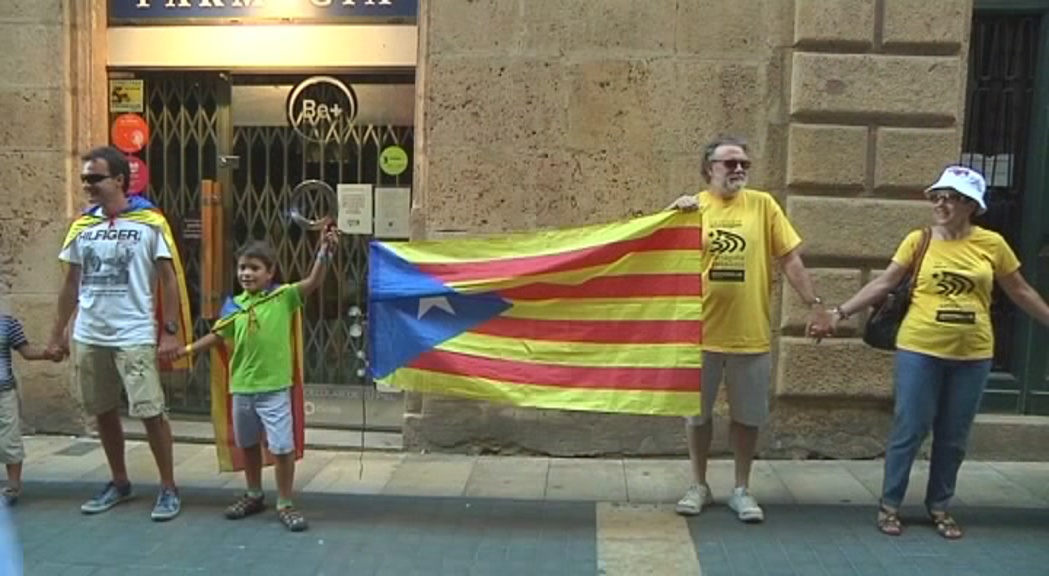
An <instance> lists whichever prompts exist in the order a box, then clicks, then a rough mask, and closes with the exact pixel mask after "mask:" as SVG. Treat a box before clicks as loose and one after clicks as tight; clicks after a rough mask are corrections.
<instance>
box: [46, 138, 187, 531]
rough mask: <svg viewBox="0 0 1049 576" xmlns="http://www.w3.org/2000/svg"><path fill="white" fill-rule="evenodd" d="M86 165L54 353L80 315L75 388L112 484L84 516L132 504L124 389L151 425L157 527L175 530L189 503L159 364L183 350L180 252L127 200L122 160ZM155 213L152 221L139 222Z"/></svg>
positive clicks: (102, 153)
mask: <svg viewBox="0 0 1049 576" xmlns="http://www.w3.org/2000/svg"><path fill="white" fill-rule="evenodd" d="M83 161H84V167H83V172H82V173H81V175H80V180H81V182H82V183H83V186H84V191H85V192H86V193H87V194H88V196H89V197H90V199H91V203H92V206H91V208H89V209H88V210H87V211H86V212H85V213H84V215H82V216H81V218H80V219H78V220H77V222H76V223H74V227H75V228H74V229H72V230H71V234H70V238H69V239H68V240H67V243H66V244H65V246H64V247H63V249H62V251H61V253H60V254H59V259H60V260H62V262H63V263H65V264H66V265H67V272H66V278H65V283H64V285H63V286H62V291H61V293H60V294H59V300H58V314H57V318H56V320H55V325H54V328H53V330H52V335H51V346H50V350H51V351H52V352H54V353H60V354H63V355H64V354H68V352H69V349H68V340H67V339H66V338H65V330H66V327H67V326H68V324H69V321H70V318H71V317H72V316H73V314H74V312H76V320H75V323H74V326H73V332H72V340H73V342H74V343H75V346H74V350H75V354H74V361H75V363H76V374H77V383H78V385H79V388H80V393H81V395H82V400H83V405H84V408H85V410H86V411H87V412H88V413H89V414H91V415H93V416H94V417H95V419H96V420H97V423H98V435H99V439H100V440H101V442H102V447H103V448H104V449H105V453H106V460H107V461H108V462H109V468H110V471H111V472H112V475H113V478H112V480H111V481H110V482H109V483H107V484H106V486H105V488H103V490H102V491H101V492H99V493H98V494H97V495H96V496H95V497H93V498H92V499H91V500H89V501H87V502H86V503H85V504H84V505H83V506H81V511H83V512H84V513H85V514H97V513H100V512H105V511H107V510H109V509H110V508H112V507H113V506H116V505H117V504H119V503H121V502H124V501H126V500H128V499H129V498H131V482H130V480H129V479H128V474H127V467H126V465H125V461H124V430H123V427H122V425H121V422H120V407H121V389H123V390H124V391H126V392H127V397H128V404H129V412H130V415H131V416H132V417H134V418H139V419H141V420H142V422H143V424H144V425H145V428H146V433H147V435H148V437H149V446H150V449H151V450H152V451H153V457H154V459H155V460H156V463H157V468H158V470H159V472H160V484H161V488H160V494H159V496H158V497H157V501H156V504H155V506H154V508H153V512H152V518H153V519H154V520H157V521H163V520H170V519H172V518H174V517H175V516H177V515H178V513H179V511H180V509H181V502H180V500H179V495H178V490H177V488H176V486H175V480H174V470H173V468H174V466H173V462H172V439H171V427H170V425H169V423H168V421H167V418H166V416H165V412H166V410H165V406H164V391H163V388H161V385H160V375H159V371H158V368H157V358H158V353H161V354H163V353H167V352H170V351H171V350H174V349H177V348H179V347H180V343H179V341H178V339H177V337H176V334H177V333H178V332H179V324H178V321H177V320H178V315H179V302H180V298H179V287H178V278H177V276H176V273H175V268H174V266H173V264H172V248H171V247H170V246H168V243H167V241H166V240H165V236H164V234H163V232H162V230H160V229H158V226H156V225H155V223H156V221H157V219H160V221H161V222H163V219H162V217H161V216H159V214H158V213H156V212H155V211H154V210H152V209H153V206H152V204H150V203H149V201H148V200H145V199H144V198H141V197H138V196H135V197H129V196H128V194H127V187H128V182H129V181H130V177H131V174H130V167H129V165H128V162H127V159H126V158H125V157H124V155H123V154H122V153H121V152H120V151H118V150H116V149H115V148H108V147H107V148H97V149H95V150H92V151H91V152H89V153H87V154H86V155H84V157H83ZM147 210H148V211H149V212H148V213H149V215H150V218H145V219H143V218H135V217H133V216H134V215H136V214H138V215H141V214H144V213H146V211H147ZM151 219H152V220H151ZM151 221H152V222H153V224H151V223H150V222H151ZM164 226H166V222H164ZM157 280H159V283H158V282H157ZM158 284H159V289H160V291H161V294H160V302H161V303H162V308H163V310H162V316H163V324H162V326H161V328H162V329H161V330H160V331H159V333H160V336H159V342H158V336H157V334H158V330H157V328H158V327H157V319H156V312H155V311H156V301H155V299H154V298H155V295H154V293H153V290H154V286H155V285H158ZM158 348H159V349H158Z"/></svg>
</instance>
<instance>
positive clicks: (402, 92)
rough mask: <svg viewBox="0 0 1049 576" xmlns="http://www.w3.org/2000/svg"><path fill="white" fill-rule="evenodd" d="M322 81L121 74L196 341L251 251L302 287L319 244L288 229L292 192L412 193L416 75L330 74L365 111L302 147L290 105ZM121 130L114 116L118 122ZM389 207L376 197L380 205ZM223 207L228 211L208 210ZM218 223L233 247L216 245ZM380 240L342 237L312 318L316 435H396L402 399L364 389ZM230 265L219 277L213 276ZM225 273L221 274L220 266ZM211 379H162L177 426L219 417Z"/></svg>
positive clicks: (308, 374) (194, 373)
mask: <svg viewBox="0 0 1049 576" xmlns="http://www.w3.org/2000/svg"><path fill="white" fill-rule="evenodd" d="M316 76H317V75H308V74H245V75H240V74H232V73H224V72H194V71H162V72H161V71H134V72H121V73H119V74H114V77H119V78H122V79H127V78H133V79H135V80H141V81H142V82H143V94H144V108H143V111H142V116H143V118H144V119H145V121H146V125H147V126H148V127H149V132H148V139H147V144H146V146H145V147H144V148H143V149H142V150H141V151H140V152H139V153H138V156H139V158H140V159H141V161H142V162H143V163H144V164H145V166H146V167H147V168H148V186H147V188H146V190H145V191H144V192H143V194H145V195H147V196H148V197H149V198H150V199H152V200H153V201H154V202H155V203H156V204H157V205H158V206H159V207H160V208H161V209H162V210H163V211H164V213H165V215H166V216H167V218H168V220H169V221H170V223H171V225H172V228H173V231H174V233H175V236H176V241H177V243H178V248H179V251H180V253H181V255H182V258H183V260H184V261H185V268H186V276H187V284H188V288H189V294H190V307H191V314H192V318H193V319H194V331H195V333H196V335H197V336H198V337H199V336H201V335H203V334H206V333H207V332H208V330H209V327H210V325H211V323H212V321H213V319H214V318H213V316H214V310H216V306H215V303H216V301H220V300H221V299H224V298H225V297H226V296H228V295H232V294H234V293H236V292H237V290H238V288H237V285H236V280H235V274H234V272H235V271H234V265H233V262H234V259H233V255H234V253H235V251H236V249H237V248H238V247H239V246H242V245H243V244H244V243H246V242H248V241H250V240H253V239H262V240H266V241H268V242H269V243H270V244H271V245H272V246H273V247H274V248H275V249H276V252H277V259H278V263H277V269H278V275H279V279H280V280H281V281H284V282H288V281H295V280H298V279H300V278H303V277H305V276H306V275H307V274H308V273H309V269H310V267H311V266H312V263H313V259H314V258H313V256H314V254H315V251H316V246H317V241H318V237H317V236H318V233H317V232H309V231H306V230H304V229H303V228H302V227H300V226H298V225H295V224H294V223H292V222H291V221H290V220H289V218H288V213H289V209H290V208H291V207H292V203H293V194H292V191H293V190H294V188H295V186H296V185H298V184H299V183H300V182H303V181H305V180H320V181H323V182H324V183H326V184H327V185H329V186H331V187H332V189H335V188H336V187H337V186H338V185H339V184H370V185H372V186H376V187H380V188H381V187H410V186H411V181H412V168H411V166H412V162H411V155H412V151H413V139H414V72H413V71H404V72H391V73H384V74H349V73H326V74H324V76H325V77H327V78H330V79H333V80H334V81H335V82H336V84H341V85H343V86H345V87H346V88H347V90H348V92H349V94H350V95H351V96H350V97H351V98H353V99H354V102H353V104H354V106H355V117H354V118H353V121H352V122H346V123H344V124H342V125H340V127H339V128H338V129H332V130H325V131H323V133H320V134H319V135H318V134H304V133H303V131H302V130H301V129H297V127H296V126H293V125H292V123H291V122H290V121H289V114H288V102H289V96H291V95H292V93H293V91H294V90H295V89H296V87H297V86H301V85H303V83H304V81H306V80H308V79H310V78H314V77H316ZM114 116H115V115H114ZM390 147H398V148H400V149H401V150H403V151H405V152H406V154H407V156H408V162H407V166H406V167H405V168H404V169H403V170H401V171H398V172H397V173H396V174H391V173H390V171H389V170H384V169H383V167H382V166H380V157H381V156H382V154H383V151H384V150H386V149H388V148H390ZM377 193H379V192H377ZM216 199H218V206H217V207H214V206H213V207H209V203H214V201H215V200H216ZM332 202H333V199H328V198H326V197H323V196H319V197H311V198H309V199H305V200H304V203H305V204H306V205H304V206H301V208H302V210H303V211H304V212H305V211H308V212H311V213H313V214H317V215H320V214H326V213H331V212H333V211H334V210H335V206H334V205H333V203H332ZM216 218H217V219H218V221H219V224H218V226H219V227H220V228H221V229H222V233H221V234H220V235H219V236H218V238H219V240H218V241H216V239H215V237H214V236H213V235H211V234H209V233H208V231H209V230H212V229H213V228H212V227H213V226H215V225H216V224H215V223H214V222H211V221H212V220H214V219H216ZM370 239H371V238H370V237H369V236H363V235H353V236H350V235H344V236H343V237H342V242H341V244H340V247H339V251H338V254H337V255H336V257H335V258H334V259H333V262H332V265H331V267H330V269H329V273H328V276H327V277H326V279H325V282H324V285H323V286H322V287H321V289H319V290H318V292H317V293H315V294H314V295H312V296H311V297H310V298H309V299H308V301H307V303H306V306H305V308H304V311H303V312H304V318H303V320H304V325H303V333H304V359H305V362H304V364H305V380H306V387H305V396H306V401H307V424H308V425H310V426H313V427H334V428H348V429H363V428H367V429H368V430H379V431H399V430H400V427H401V422H402V418H403V401H402V399H401V394H400V393H396V392H389V391H377V390H376V389H375V387H374V385H373V383H372V382H371V380H370V379H369V377H368V375H367V358H368V351H367V345H366V340H365V334H367V330H366V326H367V268H368V262H367V253H368V242H369V241H370ZM216 263H219V264H216ZM217 265H218V266H220V267H221V269H217V268H216V266H217ZM209 373H210V366H209V365H208V359H207V358H206V357H200V358H197V360H196V362H195V365H194V366H193V368H192V369H190V370H189V371H187V372H184V373H169V374H166V375H165V377H164V386H165V392H166V393H167V398H168V403H169V405H170V407H171V409H172V411H173V412H175V413H177V414H182V415H186V416H193V415H199V416H204V415H206V414H208V413H209V410H210V402H211V398H210V379H209Z"/></svg>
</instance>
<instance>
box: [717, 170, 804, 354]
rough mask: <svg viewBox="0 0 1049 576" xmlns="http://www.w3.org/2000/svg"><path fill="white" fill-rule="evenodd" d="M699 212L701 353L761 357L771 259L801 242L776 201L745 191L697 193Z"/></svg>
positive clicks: (767, 336)
mask: <svg viewBox="0 0 1049 576" xmlns="http://www.w3.org/2000/svg"><path fill="white" fill-rule="evenodd" d="M698 199H699V209H700V210H701V211H702V213H703V236H704V242H703V349H704V350H709V351H711V352H730V353H762V352H768V351H769V348H770V345H771V328H770V326H769V293H770V292H771V290H772V273H771V270H772V260H773V259H774V258H779V257H780V256H783V255H785V254H787V253H789V252H790V251H791V250H794V249H795V248H797V247H798V245H799V244H801V238H800V237H799V236H798V233H797V232H795V230H794V227H793V226H791V225H790V222H789V221H788V220H787V217H786V216H785V215H784V214H783V210H782V209H781V208H780V207H779V204H778V203H777V202H776V199H775V198H773V197H772V196H771V195H770V194H768V193H767V192H761V191H758V190H750V189H743V190H740V191H739V193H738V194H737V195H736V196H735V197H733V198H729V199H724V198H721V197H719V196H717V195H714V194H711V193H710V192H706V191H704V192H700V193H699V198H698Z"/></svg>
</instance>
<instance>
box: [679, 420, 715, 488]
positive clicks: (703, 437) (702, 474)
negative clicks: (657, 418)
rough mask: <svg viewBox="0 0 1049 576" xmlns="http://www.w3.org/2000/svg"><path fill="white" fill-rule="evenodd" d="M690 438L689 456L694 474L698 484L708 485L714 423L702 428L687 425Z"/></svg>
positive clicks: (686, 429) (686, 428) (687, 433)
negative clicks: (708, 467)
mask: <svg viewBox="0 0 1049 576" xmlns="http://www.w3.org/2000/svg"><path fill="white" fill-rule="evenodd" d="M685 432H686V435H687V437H688V455H689V460H690V461H691V463H692V474H693V476H694V477H695V479H696V483H697V484H703V485H705V484H706V483H707V460H708V459H709V457H710V442H711V440H712V439H713V437H714V422H713V421H712V420H711V421H708V422H707V423H705V424H703V425H701V426H692V425H691V424H686V425H685Z"/></svg>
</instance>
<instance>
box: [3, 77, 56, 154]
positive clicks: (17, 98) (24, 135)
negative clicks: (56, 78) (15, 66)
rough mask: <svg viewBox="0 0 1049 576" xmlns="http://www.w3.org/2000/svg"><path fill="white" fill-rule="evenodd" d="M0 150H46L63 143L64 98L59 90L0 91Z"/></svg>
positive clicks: (54, 148)
mask: <svg viewBox="0 0 1049 576" xmlns="http://www.w3.org/2000/svg"><path fill="white" fill-rule="evenodd" d="M0 110H2V111H3V117H4V119H5V120H4V122H2V123H0V149H11V148H17V149H25V148H36V149H40V148H47V149H53V150H58V149H61V147H62V146H64V145H65V142H66V118H65V114H64V112H65V96H64V92H63V91H62V90H60V89H51V88H25V89H0Z"/></svg>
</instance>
